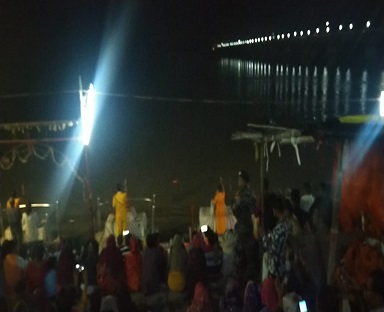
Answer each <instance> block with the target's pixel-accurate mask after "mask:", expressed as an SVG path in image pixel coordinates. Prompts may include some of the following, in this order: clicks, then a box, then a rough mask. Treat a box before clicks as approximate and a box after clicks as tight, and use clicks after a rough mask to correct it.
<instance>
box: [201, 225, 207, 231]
mask: <svg viewBox="0 0 384 312" xmlns="http://www.w3.org/2000/svg"><path fill="white" fill-rule="evenodd" d="M207 231H208V226H207V225H202V226H201V232H203V233H205V232H207Z"/></svg>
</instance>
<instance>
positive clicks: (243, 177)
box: [239, 169, 249, 188]
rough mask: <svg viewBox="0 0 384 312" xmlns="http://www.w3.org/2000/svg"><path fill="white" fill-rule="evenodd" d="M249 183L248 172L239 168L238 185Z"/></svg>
mask: <svg viewBox="0 0 384 312" xmlns="http://www.w3.org/2000/svg"><path fill="white" fill-rule="evenodd" d="M248 184H249V174H248V172H247V171H245V170H244V169H243V170H240V171H239V187H240V188H244V187H246V186H247V185H248Z"/></svg>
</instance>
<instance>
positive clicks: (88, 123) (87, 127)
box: [80, 84, 96, 146]
mask: <svg viewBox="0 0 384 312" xmlns="http://www.w3.org/2000/svg"><path fill="white" fill-rule="evenodd" d="M95 101H96V93H95V89H94V88H93V84H90V85H89V89H88V91H85V92H84V91H80V106H81V107H80V112H81V140H82V142H83V145H85V146H87V145H88V144H89V141H90V139H91V134H92V128H93V122H94V118H95Z"/></svg>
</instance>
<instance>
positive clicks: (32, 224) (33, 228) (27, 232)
mask: <svg viewBox="0 0 384 312" xmlns="http://www.w3.org/2000/svg"><path fill="white" fill-rule="evenodd" d="M21 225H22V229H23V234H24V241H25V242H26V243H32V242H36V241H37V240H38V239H39V217H38V216H37V213H36V212H35V211H32V206H31V204H30V203H28V204H27V206H26V208H25V212H24V213H23V216H22V219H21Z"/></svg>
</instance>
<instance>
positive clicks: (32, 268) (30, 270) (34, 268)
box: [25, 244, 46, 300]
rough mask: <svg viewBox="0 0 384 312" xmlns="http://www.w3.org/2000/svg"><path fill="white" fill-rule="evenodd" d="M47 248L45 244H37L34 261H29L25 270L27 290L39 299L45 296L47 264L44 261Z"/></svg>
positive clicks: (33, 255) (33, 253)
mask: <svg viewBox="0 0 384 312" xmlns="http://www.w3.org/2000/svg"><path fill="white" fill-rule="evenodd" d="M44 253H45V248H44V245H43V244H38V245H35V247H34V249H33V252H32V259H33V260H32V261H31V262H29V263H28V265H27V269H26V272H25V279H26V286H27V292H28V293H29V294H30V295H33V296H34V297H35V298H36V299H37V300H41V299H42V298H43V297H44V278H45V273H46V265H45V261H44V259H43V258H44Z"/></svg>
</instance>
